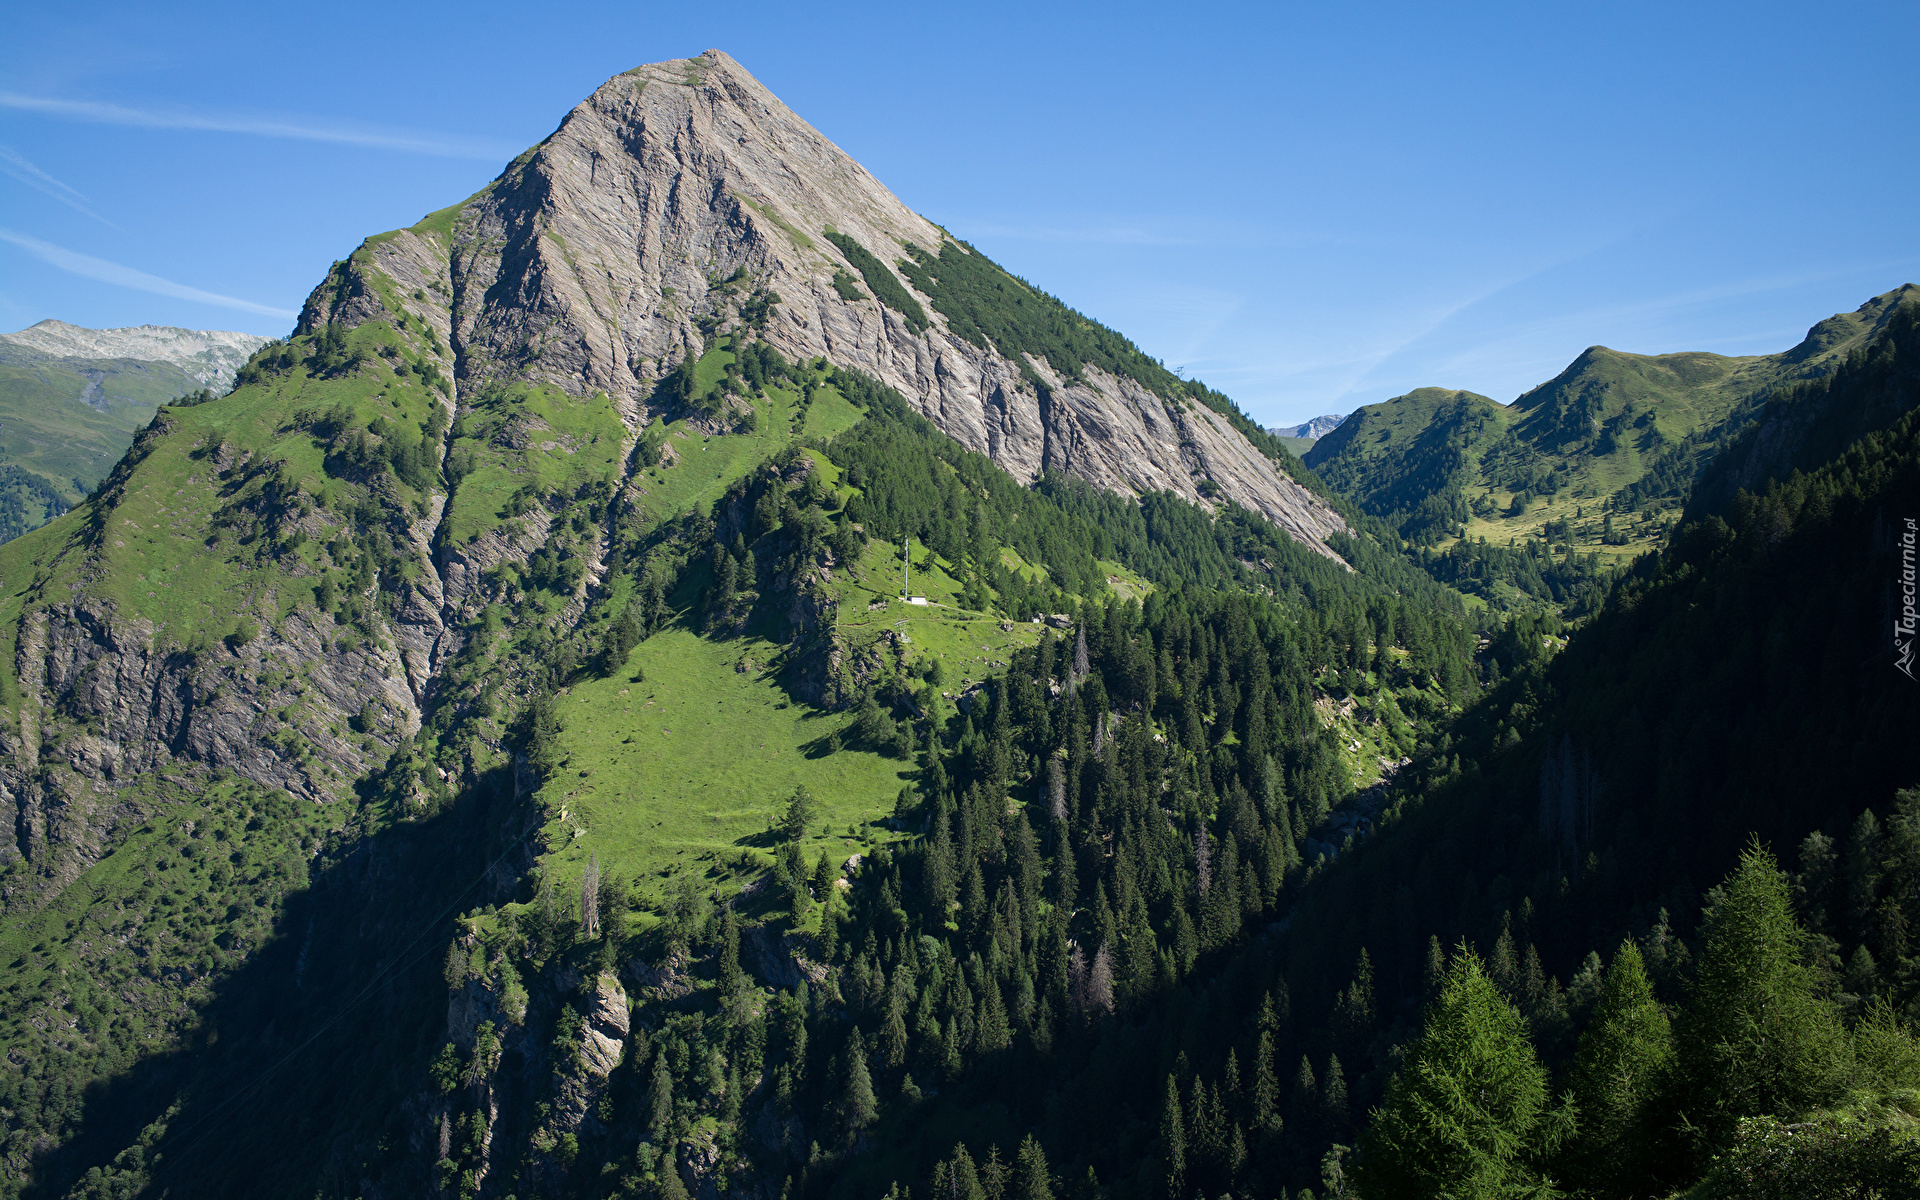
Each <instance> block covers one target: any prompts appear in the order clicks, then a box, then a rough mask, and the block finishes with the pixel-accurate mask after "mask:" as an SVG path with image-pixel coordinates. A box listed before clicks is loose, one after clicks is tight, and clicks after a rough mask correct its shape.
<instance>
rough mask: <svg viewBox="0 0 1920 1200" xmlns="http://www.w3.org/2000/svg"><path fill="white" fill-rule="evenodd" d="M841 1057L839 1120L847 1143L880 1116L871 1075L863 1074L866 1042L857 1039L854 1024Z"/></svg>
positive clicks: (857, 1035) (865, 1068) (865, 1061)
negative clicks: (842, 1065) (843, 1062)
mask: <svg viewBox="0 0 1920 1200" xmlns="http://www.w3.org/2000/svg"><path fill="white" fill-rule="evenodd" d="M844 1058H845V1068H844V1074H843V1076H842V1079H843V1083H844V1087H845V1090H844V1091H843V1092H842V1093H841V1096H840V1119H841V1124H842V1127H843V1129H844V1131H845V1133H846V1137H847V1142H848V1143H849V1144H851V1143H852V1142H853V1141H854V1140H855V1139H856V1138H858V1137H859V1136H860V1131H861V1130H863V1129H865V1128H867V1127H868V1126H869V1125H872V1124H873V1122H874V1120H875V1118H877V1117H878V1116H879V1115H880V1106H879V1104H878V1103H877V1102H876V1101H875V1100H874V1097H873V1076H871V1075H869V1074H868V1073H867V1047H866V1043H865V1042H863V1041H862V1040H861V1038H860V1030H859V1029H858V1028H857V1027H856V1028H855V1029H852V1030H850V1031H849V1032H848V1033H847V1049H846V1054H845V1056H844Z"/></svg>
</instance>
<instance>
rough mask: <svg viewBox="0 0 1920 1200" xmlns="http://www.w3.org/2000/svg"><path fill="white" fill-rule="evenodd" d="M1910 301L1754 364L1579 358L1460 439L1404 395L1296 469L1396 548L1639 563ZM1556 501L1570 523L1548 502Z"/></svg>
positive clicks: (1362, 416) (1885, 301)
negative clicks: (1751, 425)
mask: <svg viewBox="0 0 1920 1200" xmlns="http://www.w3.org/2000/svg"><path fill="white" fill-rule="evenodd" d="M1916 300H1920V288H1917V287H1915V285H1913V284H1904V285H1902V286H1900V287H1898V288H1895V289H1893V290H1891V291H1888V292H1885V293H1882V294H1880V295H1878V296H1874V297H1871V298H1869V299H1868V300H1866V301H1865V302H1864V303H1862V304H1861V305H1860V306H1859V307H1858V308H1856V309H1854V310H1852V311H1851V312H1843V313H1836V314H1834V315H1833V316H1830V317H1827V318H1825V319H1823V320H1821V321H1819V322H1816V323H1815V324H1814V325H1813V326H1812V327H1811V328H1809V330H1808V331H1807V334H1806V336H1805V337H1803V338H1802V339H1801V340H1800V341H1799V342H1797V343H1795V344H1794V345H1793V346H1791V347H1789V348H1788V349H1786V350H1782V351H1779V352H1776V353H1773V354H1766V355H1746V356H1739V357H1728V356H1723V355H1716V354H1709V353H1705V352H1698V351H1680V352H1674V353H1667V354H1635V353H1629V352H1626V351H1619V350H1613V349H1611V348H1609V347H1606V346H1599V345H1595V346H1590V347H1588V348H1587V349H1585V350H1583V351H1582V352H1581V353H1580V354H1579V355H1578V356H1576V357H1575V358H1574V360H1573V361H1572V362H1571V363H1570V364H1569V365H1568V366H1567V367H1566V368H1565V369H1564V370H1562V371H1561V372H1560V373H1559V374H1557V375H1555V376H1554V377H1553V378H1552V379H1549V380H1547V381H1546V382H1544V383H1541V384H1539V385H1537V386H1535V387H1533V388H1530V389H1528V390H1527V391H1526V392H1524V393H1522V394H1521V395H1520V396H1519V397H1517V398H1516V399H1515V400H1514V401H1513V402H1512V403H1511V404H1506V405H1502V404H1499V403H1497V402H1494V401H1492V400H1486V401H1485V403H1482V404H1476V405H1475V406H1474V409H1473V412H1474V413H1475V416H1474V417H1473V420H1472V423H1471V427H1469V426H1467V425H1463V424H1462V423H1461V422H1462V415H1461V413H1462V411H1464V410H1455V409H1452V408H1449V409H1447V410H1446V411H1444V412H1443V411H1440V410H1437V409H1435V408H1433V406H1432V405H1431V404H1429V403H1428V401H1429V400H1430V399H1431V397H1433V396H1437V395H1453V394H1455V393H1451V392H1449V391H1448V389H1444V388H1442V389H1433V388H1426V389H1416V390H1415V391H1413V392H1409V393H1407V394H1406V395H1404V396H1398V397H1394V398H1393V399H1390V400H1387V401H1383V402H1382V403H1380V404H1374V405H1366V406H1364V407H1362V408H1360V409H1359V410H1356V411H1355V412H1354V414H1353V415H1352V416H1350V417H1349V418H1348V419H1347V420H1346V422H1344V423H1343V425H1342V426H1341V427H1340V428H1339V429H1337V430H1335V431H1334V432H1333V433H1330V434H1328V435H1327V436H1326V437H1323V438H1322V439H1321V440H1320V441H1318V442H1316V443H1315V444H1314V446H1313V448H1312V449H1311V450H1309V451H1308V452H1307V454H1306V462H1307V465H1308V466H1310V467H1312V468H1313V469H1314V470H1316V471H1317V472H1319V473H1320V474H1321V475H1322V476H1323V477H1324V478H1326V479H1327V480H1328V482H1329V483H1330V484H1331V485H1332V486H1333V488H1334V490H1335V491H1336V492H1338V493H1340V494H1342V495H1345V496H1347V497H1348V498H1349V499H1351V500H1353V501H1355V502H1356V503H1358V504H1359V505H1360V506H1361V508H1362V509H1363V510H1364V511H1367V512H1370V513H1373V514H1374V515H1376V516H1381V517H1388V518H1391V519H1395V520H1397V521H1398V522H1399V523H1400V525H1401V528H1402V532H1403V536H1407V537H1409V538H1411V539H1412V540H1415V541H1417V542H1419V543H1421V544H1423V545H1437V546H1440V547H1442V548H1443V549H1444V548H1446V547H1448V546H1450V545H1453V544H1457V542H1456V539H1459V538H1461V537H1462V536H1464V537H1467V538H1486V539H1488V540H1490V541H1494V542H1496V543H1497V542H1504V541H1505V540H1507V539H1509V538H1516V539H1534V538H1541V539H1546V540H1551V541H1553V542H1556V543H1561V544H1566V545H1570V546H1578V547H1580V548H1582V549H1583V550H1584V549H1586V548H1588V547H1593V548H1595V550H1594V551H1593V552H1596V553H1603V554H1609V555H1616V556H1620V555H1628V554H1632V553H1637V552H1639V551H1641V550H1644V549H1647V548H1649V547H1650V546H1651V545H1652V544H1653V541H1652V539H1653V538H1654V537H1656V536H1657V534H1658V533H1659V532H1660V531H1662V530H1664V529H1665V528H1666V527H1668V526H1670V525H1671V524H1672V522H1673V521H1675V520H1677V519H1678V517H1679V514H1680V511H1681V506H1682V503H1683V501H1684V499H1685V491H1686V488H1687V486H1688V485H1689V484H1690V483H1691V480H1692V479H1693V477H1694V474H1695V473H1696V472H1697V471H1698V470H1699V468H1700V465H1701V464H1702V463H1703V462H1705V461H1706V458H1707V457H1708V456H1710V454H1711V453H1712V451H1713V450H1714V449H1715V448H1717V447H1719V446H1721V445H1724V444H1725V443H1726V441H1727V440H1728V439H1729V438H1731V437H1733V436H1734V435H1736V434H1737V433H1738V432H1739V431H1740V430H1741V429H1742V428H1744V427H1745V425H1746V423H1747V422H1749V421H1750V420H1752V419H1753V416H1754V414H1755V413H1756V412H1757V411H1758V407H1759V405H1761V404H1762V403H1764V400H1765V397H1767V396H1768V395H1770V394H1771V393H1773V392H1774V391H1776V390H1778V389H1781V388H1785V387H1790V386H1792V385H1794V384H1797V383H1802V382H1806V381H1810V380H1815V379H1820V378H1824V377H1826V376H1828V375H1830V374H1832V373H1833V372H1834V371H1835V370H1836V369H1838V368H1839V366H1840V365H1841V364H1842V363H1843V362H1845V361H1846V359H1847V356H1848V355H1849V354H1851V353H1853V352H1854V351H1856V350H1858V349H1859V348H1861V347H1862V346H1864V345H1866V344H1867V343H1868V342H1869V341H1871V340H1872V339H1874V338H1876V337H1878V336H1879V335H1880V334H1881V333H1883V332H1884V331H1885V330H1886V328H1887V327H1888V323H1889V321H1891V320H1893V319H1894V316H1895V314H1896V313H1897V312H1898V311H1899V310H1900V309H1901V307H1902V306H1903V305H1905V304H1909V303H1912V302H1914V301H1916ZM1462 394H1464V393H1462ZM1482 399H1485V398H1482ZM1443 444H1444V445H1450V446H1451V449H1450V450H1448V451H1447V452H1446V453H1447V455H1449V456H1450V457H1449V458H1448V461H1447V465H1446V466H1445V467H1444V469H1442V468H1439V467H1436V465H1435V462H1436V460H1434V459H1433V458H1432V454H1433V453H1434V450H1433V448H1434V447H1437V446H1440V445H1443ZM1469 492H1478V493H1480V494H1479V495H1478V496H1469V495H1468V493H1469ZM1563 492H1564V493H1568V494H1567V495H1566V496H1565V497H1564V499H1567V500H1571V501H1572V502H1573V503H1572V505H1571V506H1570V507H1571V508H1572V509H1573V511H1572V512H1568V511H1566V508H1567V507H1569V506H1567V505H1564V504H1562V505H1560V506H1556V505H1555V503H1554V502H1555V499H1556V498H1560V497H1561V493H1563ZM1394 514H1398V516H1397V517H1395V516H1394ZM1629 518H1630V519H1629ZM1549 524H1553V525H1554V526H1555V531H1554V532H1552V533H1549V532H1548V530H1547V526H1548V525H1549Z"/></svg>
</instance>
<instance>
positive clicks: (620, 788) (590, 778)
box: [539, 628, 912, 880]
mask: <svg viewBox="0 0 1920 1200" xmlns="http://www.w3.org/2000/svg"><path fill="white" fill-rule="evenodd" d="M779 649H780V648H779V647H778V646H776V645H773V644H772V643H769V642H766V641H763V640H761V639H758V638H744V639H740V640H735V641H724V642H718V641H713V640H711V639H708V638H704V637H700V636H697V635H695V634H693V633H691V632H689V631H688V630H686V629H683V628H673V629H668V630H665V631H662V632H660V633H657V634H655V635H654V636H652V637H650V638H648V639H647V640H646V641H645V642H642V643H641V644H640V646H639V647H638V648H636V649H635V650H634V652H633V655H632V657H631V658H630V659H629V660H628V662H627V667H626V670H624V671H622V672H620V673H618V674H616V675H615V676H613V677H612V678H609V679H596V680H591V681H586V682H582V683H579V684H576V685H575V686H574V687H572V688H571V689H569V690H568V691H567V693H566V694H565V695H563V696H561V697H560V698H559V702H558V703H559V712H560V717H561V721H562V724H563V727H564V733H563V734H562V743H561V744H562V746H563V747H564V749H565V752H566V755H567V759H566V766H565V767H564V768H563V769H562V770H561V771H560V772H559V773H558V774H557V775H555V776H554V778H553V779H551V780H549V781H548V782H547V784H546V786H545V787H544V788H543V789H542V790H541V792H540V795H539V801H540V803H541V804H542V805H543V806H544V808H545V811H546V812H547V813H548V814H549V816H550V818H551V819H550V820H549V821H548V823H547V826H546V834H547V838H548V844H549V845H550V846H552V847H554V849H553V850H552V851H551V852H550V853H549V854H548V855H547V857H546V866H545V873H546V874H547V875H548V877H550V878H554V879H568V880H577V879H578V878H579V874H580V872H581V871H582V870H584V868H585V866H586V862H587V856H588V855H589V854H597V855H598V856H599V859H600V862H601V864H602V866H603V869H617V870H618V871H619V872H620V873H622V874H624V875H627V876H629V877H635V876H638V877H643V878H644V877H655V878H657V877H659V876H661V875H662V874H671V873H674V872H676V871H678V870H682V869H685V868H687V867H690V866H694V865H695V864H698V863H701V862H706V861H711V860H714V859H716V858H719V857H722V856H729V855H737V854H739V853H740V852H741V851H743V850H751V852H753V853H756V854H760V855H762V856H764V857H766V858H767V860H768V861H771V855H770V849H769V848H770V847H771V845H772V842H771V840H770V839H769V838H768V837H767V836H766V833H767V828H768V824H769V820H770V818H771V816H772V815H773V814H774V813H775V812H777V811H778V810H779V808H780V807H781V806H782V805H783V804H784V803H785V801H786V799H787V797H788V796H790V795H791V794H792V792H793V789H794V786H795V785H796V784H804V785H806V787H807V789H808V790H809V791H811V792H812V793H813V795H814V797H815V798H816V799H817V800H818V801H819V802H820V812H821V822H820V826H819V829H820V832H818V833H816V834H814V835H812V836H809V837H808V838H807V839H806V841H805V843H804V844H803V846H802V849H804V850H805V851H806V853H807V857H808V860H809V861H811V860H812V859H813V858H815V857H817V856H818V855H819V854H820V853H821V851H822V850H826V851H828V852H830V853H833V854H835V855H837V856H839V857H841V858H844V857H845V855H846V854H847V853H851V852H852V850H851V849H848V848H847V847H850V846H858V845H865V844H868V842H869V841H870V840H871V839H872V838H874V837H876V836H878V835H877V831H875V830H874V829H872V828H871V822H873V821H874V820H875V819H877V818H878V817H881V816H883V815H885V814H887V813H889V812H891V811H892V809H893V804H894V800H895V798H896V797H897V796H898V794H899V792H900V788H901V787H902V786H903V785H904V784H905V783H906V782H907V779H908V775H909V772H910V771H911V770H912V768H911V766H910V765H909V764H907V763H904V762H902V761H900V760H899V759H894V758H886V757H882V756H880V755H878V754H873V753H869V752H867V751H865V750H856V749H842V750H841V751H840V752H838V753H836V754H826V753H823V752H822V750H821V748H820V747H819V746H818V743H819V742H821V740H822V739H824V738H825V737H826V736H827V735H828V734H829V733H831V732H834V731H836V730H840V729H843V728H844V727H845V726H847V725H848V724H850V723H851V722H852V719H853V718H852V715H851V714H849V713H839V714H823V713H820V712H818V711H816V710H813V709H811V708H808V707H806V706H804V705H801V704H798V703H795V702H794V701H792V700H791V699H790V698H789V697H788V696H787V694H786V693H785V692H784V691H782V690H781V688H780V686H779V685H778V684H777V683H776V682H775V681H774V680H773V678H772V676H771V674H770V672H769V671H768V664H769V663H770V662H772V661H773V660H774V659H775V657H776V656H777V655H778V654H779ZM635 674H644V676H645V682H643V683H635V682H633V681H632V677H633V676H634V675H635ZM849 825H853V826H856V827H865V829H864V832H863V833H862V834H861V835H860V836H859V837H858V838H856V839H853V840H851V841H850V840H849V839H847V838H845V837H844V831H845V830H846V828H847V827H848V826H849Z"/></svg>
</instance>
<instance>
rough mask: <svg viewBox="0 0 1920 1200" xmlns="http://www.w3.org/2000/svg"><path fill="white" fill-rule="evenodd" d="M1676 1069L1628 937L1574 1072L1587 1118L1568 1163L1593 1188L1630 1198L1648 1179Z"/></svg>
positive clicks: (1663, 1022) (1571, 1079)
mask: <svg viewBox="0 0 1920 1200" xmlns="http://www.w3.org/2000/svg"><path fill="white" fill-rule="evenodd" d="M1672 1069H1673V1030H1672V1028H1671V1027H1670V1026H1669V1024H1668V1022H1667V1014H1666V1013H1665V1012H1664V1011H1662V1009H1661V1007H1660V1004H1659V1002H1658V1001H1656V1000H1655V999H1654V997H1653V984H1652V983H1651V982H1649V981H1648V979H1647V973H1646V967H1645V965H1644V963H1643V962H1642V960H1641V957H1640V949H1639V947H1638V946H1635V945H1634V944H1633V942H1632V941H1631V940H1628V941H1626V942H1623V943H1621V946H1620V950H1619V952H1618V953H1616V954H1615V955H1614V957H1613V964H1612V966H1610V967H1609V968H1608V969H1607V976H1606V982H1605V983H1604V984H1602V985H1601V988H1600V995H1599V997H1598V999H1596V1000H1595V1001H1594V1005H1593V1014H1592V1016H1591V1017H1589V1018H1588V1020H1587V1028H1586V1031H1585V1032H1584V1033H1582V1034H1581V1035H1580V1044H1579V1048H1578V1050H1576V1051H1575V1053H1574V1059H1573V1068H1572V1070H1571V1071H1570V1072H1569V1075H1568V1084H1569V1088H1570V1090H1571V1092H1572V1094H1573V1100H1574V1105H1575V1111H1576V1112H1577V1114H1578V1116H1579V1122H1580V1129H1579V1135H1578V1136H1577V1137H1576V1138H1575V1140H1574V1142H1573V1143H1572V1145H1571V1146H1570V1147H1569V1148H1568V1161H1569V1162H1570V1163H1572V1164H1574V1165H1575V1166H1576V1167H1577V1177H1578V1178H1580V1179H1582V1180H1583V1181H1584V1182H1585V1183H1586V1184H1587V1186H1589V1187H1591V1188H1593V1189H1594V1190H1595V1191H1600V1192H1605V1193H1611V1194H1616V1195H1627V1194H1630V1193H1631V1191H1632V1189H1634V1188H1635V1187H1636V1186H1637V1185H1638V1184H1639V1183H1640V1182H1641V1181H1642V1179H1643V1176H1644V1174H1645V1172H1646V1170H1647V1167H1648V1163H1647V1156H1648V1152H1649V1149H1650V1147H1651V1140H1652V1138H1653V1136H1654V1133H1655V1130H1654V1128H1653V1125H1654V1112H1655V1111H1656V1110H1655V1105H1656V1104H1657V1102H1658V1101H1659V1099H1660V1096H1661V1093H1662V1090H1663V1089H1665V1088H1667V1087H1669V1086H1670V1085H1671V1080H1670V1078H1669V1075H1670V1074H1671V1072H1672Z"/></svg>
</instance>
